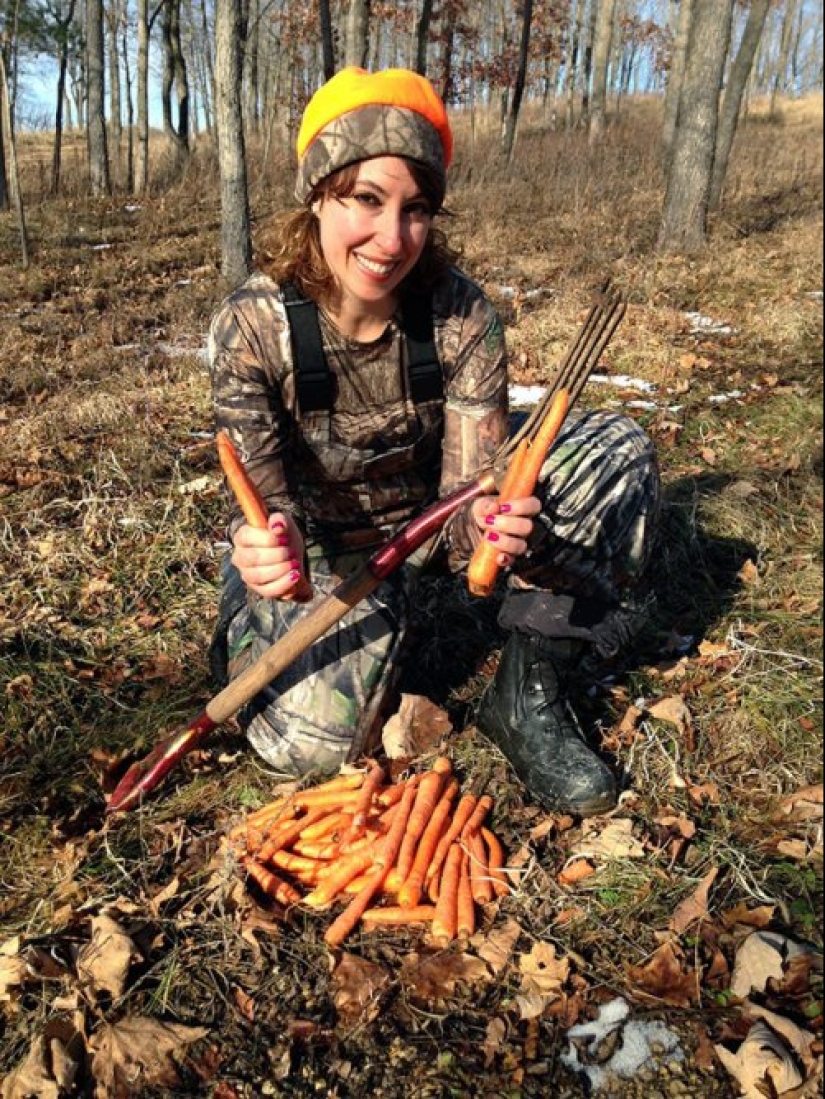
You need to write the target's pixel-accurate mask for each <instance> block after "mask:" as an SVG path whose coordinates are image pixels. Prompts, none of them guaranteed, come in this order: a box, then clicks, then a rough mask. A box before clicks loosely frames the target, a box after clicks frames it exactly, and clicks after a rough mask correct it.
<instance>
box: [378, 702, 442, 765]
mask: <svg viewBox="0 0 825 1099" xmlns="http://www.w3.org/2000/svg"><path fill="white" fill-rule="evenodd" d="M452 728H453V726H452V722H451V721H450V719H449V717H448V716H447V714H446V713H445V711H444V710H442V709H441V707H439V706H436V705H435V703H433V702H431V701H430V700H429V699H427V698H423V697H422V696H421V695H409V694H402V696H401V704H400V706H399V708H398V713H397V714H394V715H393V716H392V717H391V718H390V719H389V721H388V722H387V723H386V725H385V726H384V731H383V733H382V737H381V739H382V743H383V745H384V751H385V752H386V753H387V756H388V757H389V758H390V759H415V758H417V757H418V756H421V755H426V754H427V753H428V752H431V751H433V749H435V748H437V747H438V745H439V744H440V743H441V741H442V740H443V738H444V737H446V736H448V735H449V733H451V732H452Z"/></svg>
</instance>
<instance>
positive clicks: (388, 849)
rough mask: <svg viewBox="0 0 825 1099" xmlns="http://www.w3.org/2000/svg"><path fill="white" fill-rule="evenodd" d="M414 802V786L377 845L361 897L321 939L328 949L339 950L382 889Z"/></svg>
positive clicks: (405, 794) (333, 923)
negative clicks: (377, 850) (378, 847)
mask: <svg viewBox="0 0 825 1099" xmlns="http://www.w3.org/2000/svg"><path fill="white" fill-rule="evenodd" d="M415 801H416V789H415V787H414V786H411V787H408V788H407V789H406V790H405V791H404V797H403V798H402V799H401V803H400V807H399V811H398V813H397V814H396V817H395V819H394V820H393V822H392V827H391V828H390V830H389V832H388V833H387V835H386V837H385V838H384V840H383V842H382V843H381V845H380V849H379V852H378V854H377V856H376V858H375V861H374V866H375V870H374V872H373V873H372V874H371V875H370V876H369V878H368V880H367V883H366V884H365V885H364V887H363V889H362V890H361V891H360V893H357V894H356V895H355V896H354V897H353V898H352V900H351V901H350V903H349V904H348V905H347V907H346V908H345V909H344V911H343V912H342V913H341V915H340V916H339V917H338V918H337V919H336V920H333V922H332V923H331V924H330V926H329V927H328V928H327V930H326V934H325V935H324V942H325V943H326V944H327V946H331V947H336V946H340V944H341V943H342V942H343V941H344V939H345V938H346V937H347V935H349V934H350V933H351V932H352V930H353V929H354V927H355V925H356V924H357V923H358V921H359V920H360V919H361V917H362V916H363V914H364V913H365V912H366V910H367V909H368V908H369V906H370V904H371V903H372V899H373V897H374V896H375V894H376V893H377V892H379V890H380V889H381V886H382V885H383V883H384V879H385V878H386V876H387V874H388V873H389V870H390V867H391V866H392V865H393V864H394V863H395V860H396V859H397V858H398V852H399V850H400V848H401V842H402V840H403V838H404V835H405V832H406V829H407V827H408V826H409V821H410V817H411V814H412V809H413V803H414V802H415Z"/></svg>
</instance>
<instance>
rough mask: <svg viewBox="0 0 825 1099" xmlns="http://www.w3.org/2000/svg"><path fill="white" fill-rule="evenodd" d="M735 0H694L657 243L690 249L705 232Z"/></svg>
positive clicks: (668, 247) (701, 241)
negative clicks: (720, 100) (720, 102)
mask: <svg viewBox="0 0 825 1099" xmlns="http://www.w3.org/2000/svg"><path fill="white" fill-rule="evenodd" d="M733 4H734V0H695V4H694V12H693V19H692V20H691V27H690V37H689V40H688V49H687V57H686V61H685V75H684V79H683V81H682V92H681V95H680V96H679V111H678V114H677V118H676V132H675V134H674V139H673V152H672V157H671V162H670V169H669V171H668V176H667V189H666V193H665V202H664V209H663V212H662V221H661V226H660V229H659V248H660V249H661V250H663V251H685V252H689V251H693V250H696V249H698V248H700V247H701V246H702V245H703V244H704V243H705V240H706V237H707V218H708V211H709V207H710V188H711V180H712V177H713V158H714V155H715V151H716V132H717V127H718V122H719V99H720V95H721V91H722V80H723V78H724V74H725V64H726V61H727V56H728V49H729V46H730V35H731V24H732V21H733Z"/></svg>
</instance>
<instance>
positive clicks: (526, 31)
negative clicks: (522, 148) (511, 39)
mask: <svg viewBox="0 0 825 1099" xmlns="http://www.w3.org/2000/svg"><path fill="white" fill-rule="evenodd" d="M523 2H524V7H523V9H522V13H521V44H520V45H519V54H518V72H517V73H516V83H515V86H514V87H513V98H512V100H511V101H510V110H509V111H508V113H507V121H506V125H505V127H504V154H505V156H506V157H507V162H508V164H509V163H511V162H512V159H513V151H514V149H515V144H516V126H517V125H518V116H519V112H520V111H521V101H522V99H523V98H524V87H525V84H526V82H527V61H528V58H529V56H530V32H531V30H532V27H533V0H523Z"/></svg>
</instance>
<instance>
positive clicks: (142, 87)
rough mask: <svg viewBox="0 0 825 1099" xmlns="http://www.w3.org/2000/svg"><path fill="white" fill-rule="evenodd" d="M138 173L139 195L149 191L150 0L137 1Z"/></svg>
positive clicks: (136, 180)
mask: <svg viewBox="0 0 825 1099" xmlns="http://www.w3.org/2000/svg"><path fill="white" fill-rule="evenodd" d="M137 32H138V54H137V172H136V174H135V184H136V190H137V192H138V194H141V195H143V194H146V192H147V191H148V190H149V0H137Z"/></svg>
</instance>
